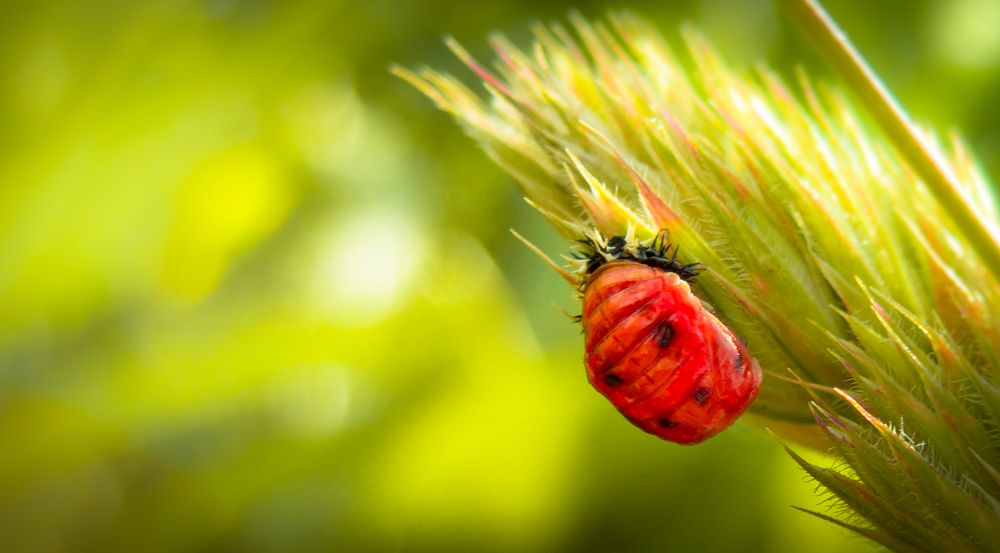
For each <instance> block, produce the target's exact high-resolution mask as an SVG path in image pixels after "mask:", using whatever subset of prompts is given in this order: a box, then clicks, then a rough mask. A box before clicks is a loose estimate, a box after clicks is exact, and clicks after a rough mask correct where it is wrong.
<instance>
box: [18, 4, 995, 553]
mask: <svg viewBox="0 0 1000 553" xmlns="http://www.w3.org/2000/svg"><path fill="white" fill-rule="evenodd" d="M830 4H831V5H830V6H829V7H830V9H831V12H832V13H833V15H834V16H836V17H837V18H838V19H839V20H840V21H841V23H842V24H843V25H844V26H845V27H846V28H848V29H849V30H850V31H851V32H852V34H853V36H854V37H855V39H856V41H857V43H858V45H859V47H860V48H861V49H862V50H863V51H864V52H866V54H868V55H869V57H870V59H871V61H872V63H873V65H874V66H875V67H876V68H877V69H878V70H879V71H880V72H882V73H883V75H884V76H885V77H886V81H887V82H888V84H889V85H890V86H891V87H892V88H893V89H894V90H896V91H897V92H898V93H899V95H900V97H901V99H902V100H903V102H904V104H906V105H908V106H909V107H910V108H911V110H912V111H913V112H914V114H915V115H917V116H918V117H920V118H921V119H923V120H929V121H933V122H941V123H942V124H944V123H947V124H951V123H957V124H958V126H959V128H960V129H961V130H962V131H964V132H965V134H966V135H967V136H969V137H970V138H971V142H972V144H973V147H974V148H975V149H976V150H977V151H978V152H979V153H980V154H983V155H984V156H986V157H985V159H984V164H985V165H986V167H987V169H988V170H989V171H990V172H991V173H993V174H1000V171H998V169H1000V158H998V157H997V156H995V155H992V153H993V152H995V151H996V149H997V148H998V147H1000V133H998V130H997V129H1000V125H997V123H996V121H997V113H996V111H995V109H996V108H995V105H994V102H993V101H992V99H993V98H995V97H996V95H997V93H998V92H1000V90H998V89H1000V68H998V64H1000V44H998V42H997V40H996V39H995V33H991V32H990V31H991V27H988V26H985V25H984V23H983V18H982V17H976V15H977V14H984V13H990V12H989V10H991V9H992V10H994V11H995V6H994V5H993V2H991V1H990V0H959V1H956V2H940V3H927V2H905V3H904V2H899V3H894V4H890V3H880V4H879V5H878V6H877V7H876V6H872V5H869V4H867V3H861V2H839V3H838V2H831V3H830ZM573 7H575V8H579V9H581V10H582V11H584V12H585V13H588V14H599V13H601V12H603V11H604V10H605V9H606V7H605V6H604V5H603V3H601V2H583V3H579V2H578V3H573V4H569V3H565V4H559V3H549V4H545V5H544V6H537V5H535V4H534V3H530V2H526V1H522V2H495V3H491V2H486V3H484V2H480V3H475V4H474V5H469V4H468V3H464V2H445V1H436V2H431V1H418V2H394V1H388V0H382V1H372V2H358V3H343V2H318V1H317V2H302V1H299V2H267V1H264V0H246V1H239V0H212V1H203V2H190V1H189V2H140V3H131V2H123V1H102V2H97V1H95V2H69V1H65V2H60V1H47V0H40V1H39V2H34V3H31V4H16V3H5V4H4V5H2V6H0V27H2V29H3V33H0V129H2V130H0V146H2V147H0V183H2V185H0V443H3V444H5V448H4V454H3V455H2V456H0V548H2V549H3V550H5V551H8V550H9V551H77V550H94V551H135V550H144V551H157V550H164V551H167V550H188V549H200V550H241V551H292V550H323V549H333V548H337V549H340V550H389V549H393V550H397V549H404V550H447V549H456V550H462V549H470V548H475V549H477V550H553V549H563V550H607V549H622V550H630V551H631V550H639V551H646V550H648V551H653V550H659V551H669V550H677V551H697V550H703V551H761V550H766V551H784V550H788V551H797V550H806V549H808V550H810V551H843V550H845V549H850V550H861V549H863V548H866V547H869V546H868V545H867V544H864V543H862V542H860V541H858V540H857V539H854V538H851V537H849V536H847V535H846V533H844V532H843V531H840V530H837V529H835V528H832V527H828V526H827V525H825V524H824V523H823V522H821V521H816V520H812V519H811V518H810V517H806V516H805V515H802V514H800V513H797V512H795V511H793V510H792V509H789V508H788V505H790V504H796V505H806V506H811V505H813V504H814V503H815V500H814V498H813V497H812V489H811V487H810V485H809V484H806V483H804V477H803V475H802V473H801V472H799V471H798V469H797V468H795V466H794V463H793V462H792V461H791V460H790V459H788V458H787V457H786V456H785V455H784V453H783V452H782V451H780V448H779V447H778V445H777V444H776V443H774V442H773V441H772V440H770V439H769V438H767V437H766V436H765V435H763V434H761V433H759V432H757V431H755V430H753V429H751V428H749V427H744V426H738V427H737V428H734V429H733V430H731V431H728V432H727V433H726V434H724V435H723V436H720V437H719V438H717V439H716V440H713V441H712V442H710V443H708V444H705V445H703V446H699V447H697V448H678V447H674V446H671V445H669V444H663V443H660V442H658V441H657V440H655V438H651V437H649V436H646V435H643V434H642V433H641V432H638V431H636V430H635V429H633V428H632V427H631V426H630V425H628V423H627V422H625V421H623V420H620V418H619V417H618V416H617V414H616V413H615V412H614V411H613V409H611V408H610V407H608V406H607V405H606V404H605V403H604V402H603V400H601V399H600V398H599V397H598V396H596V395H595V394H594V393H593V392H592V391H591V390H590V389H589V387H588V385H587V383H586V381H585V379H584V377H583V368H582V362H581V356H582V352H581V347H582V346H581V344H580V339H579V337H578V332H579V329H578V328H577V327H575V326H574V325H572V324H571V323H570V322H569V320H568V319H567V318H566V317H565V316H564V314H563V313H562V311H566V312H570V313H572V312H574V311H575V309H576V308H575V306H574V305H573V300H572V298H571V297H570V296H569V295H568V294H566V292H565V288H564V284H563V283H562V282H561V281H559V280H558V278H557V277H555V276H554V275H552V274H550V273H549V272H548V270H547V268H545V267H544V266H542V265H541V264H540V263H538V262H537V261H536V260H535V259H533V257H532V256H531V254H530V252H527V251H526V250H524V248H523V247H521V246H520V245H519V244H517V243H516V242H515V241H514V240H513V238H511V237H509V235H508V234H507V233H506V229H507V228H508V227H511V226H515V227H517V228H519V229H523V230H525V231H526V233H528V234H530V235H531V236H533V237H542V238H541V240H540V242H541V243H540V245H541V246H542V247H546V246H547V245H549V246H551V248H549V250H550V251H552V250H553V249H555V248H557V247H559V244H560V241H559V240H558V239H557V238H556V237H555V236H554V233H552V232H551V231H549V230H547V227H546V226H545V223H544V221H543V220H541V218H540V217H537V216H536V215H534V214H533V213H532V212H531V210H530V208H528V207H527V206H524V205H523V204H522V202H521V200H520V198H519V197H518V195H517V194H516V192H515V191H514V187H513V186H511V185H510V182H509V179H508V178H507V177H505V176H503V175H502V173H501V172H500V171H499V170H498V169H495V168H493V167H492V165H491V164H490V163H489V162H488V161H487V160H486V158H485V156H483V155H479V154H475V155H472V154H470V151H469V148H468V146H467V143H466V139H465V138H464V137H463V136H462V134H461V132H460V131H459V130H458V129H455V128H454V127H453V125H452V124H451V122H450V121H449V120H448V119H447V117H446V116H444V115H442V114H438V113H436V112H434V111H432V110H431V109H429V108H428V106H427V105H426V104H425V102H424V101H423V99H422V98H420V97H419V95H417V94H416V93H414V92H413V91H412V90H411V89H410V88H409V87H408V86H407V85H405V84H404V83H402V82H400V81H398V80H397V79H395V78H393V77H392V76H390V75H389V74H388V72H387V70H386V68H387V66H388V64H389V63H390V62H399V63H402V64H404V65H407V64H409V65H412V64H415V63H416V62H418V61H419V62H427V63H429V64H432V65H434V66H436V67H443V68H445V69H447V68H454V69H458V62H457V61H455V60H453V59H452V58H451V55H450V53H449V52H448V51H447V49H446V48H445V47H444V46H443V45H442V43H441V36H442V35H443V34H444V33H451V34H454V35H455V36H456V37H457V38H458V39H460V40H463V41H464V42H467V43H470V42H474V41H477V40H478V39H479V38H480V37H482V36H484V35H485V34H486V33H488V32H489V31H490V30H494V29H499V30H503V31H509V33H510V34H511V35H512V36H514V37H515V38H516V37H517V34H518V32H522V31H523V30H524V29H526V28H527V25H526V23H527V22H530V21H531V20H535V19H548V18H556V17H562V16H564V15H565V13H566V12H567V11H568V10H569V9H570V8H573ZM633 7H634V8H635V9H636V10H637V11H638V12H640V13H642V14H644V15H646V16H647V17H648V18H650V19H651V20H652V21H654V22H656V23H657V24H658V25H659V26H661V27H662V28H665V29H669V28H675V27H676V26H677V25H678V24H679V23H680V22H681V21H682V20H694V21H696V22H698V23H699V24H700V26H701V27H702V28H703V29H704V30H705V32H706V34H708V35H709V36H710V37H712V38H713V41H714V42H715V43H716V44H717V46H719V48H720V49H721V50H723V51H724V52H727V53H730V52H731V53H733V55H734V57H735V59H736V60H737V61H743V62H746V63H751V62H753V61H754V60H756V59H766V60H769V61H771V62H772V63H774V64H775V65H777V66H778V67H785V68H789V70H790V68H791V67H792V66H793V65H794V64H795V63H805V64H816V65H818V60H814V59H812V58H808V57H805V56H807V54H803V52H804V50H805V49H804V48H803V47H802V45H801V44H800V43H799V42H798V41H797V39H796V38H795V37H794V35H793V34H792V33H791V31H790V30H788V29H787V28H786V26H785V25H784V23H783V22H781V21H780V20H779V19H778V17H777V15H776V13H775V11H774V9H773V7H772V6H771V5H770V4H769V3H767V2H763V1H759V0H754V1H750V2H740V1H737V0H708V1H703V2H655V3H654V2H635V3H633ZM956 43H961V44H963V45H965V46H966V47H965V48H956V47H955V44H956ZM476 44H481V43H480V42H476ZM483 47H484V48H485V45H484V46H483ZM474 53H476V52H474ZM546 240H548V242H546ZM734 461H735V462H734ZM723 524H724V528H720V525H723Z"/></svg>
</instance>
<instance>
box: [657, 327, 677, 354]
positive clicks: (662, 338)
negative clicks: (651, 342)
mask: <svg viewBox="0 0 1000 553" xmlns="http://www.w3.org/2000/svg"><path fill="white" fill-rule="evenodd" d="M655 332H656V344H657V345H658V346H660V347H661V348H665V347H667V346H669V345H670V342H671V341H672V340H673V339H674V327H673V326H671V325H670V322H668V321H663V322H661V323H660V324H658V325H657V326H656V331H655Z"/></svg>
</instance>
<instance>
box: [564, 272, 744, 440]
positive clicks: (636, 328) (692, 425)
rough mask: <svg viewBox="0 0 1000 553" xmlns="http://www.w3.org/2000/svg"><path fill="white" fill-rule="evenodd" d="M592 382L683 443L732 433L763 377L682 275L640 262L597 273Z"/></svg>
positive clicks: (632, 414) (587, 327)
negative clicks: (728, 431) (727, 431)
mask: <svg viewBox="0 0 1000 553" xmlns="http://www.w3.org/2000/svg"><path fill="white" fill-rule="evenodd" d="M581 322H582V323H583V331H584V338H585V340H586V348H587V354H586V360H585V361H586V367H587V377H588V379H589V380H590V383H591V384H592V385H593V386H594V388H596V389H597V391H598V392H600V393H601V394H603V395H604V396H605V397H607V398H608V399H609V400H610V401H611V403H613V404H614V406H615V407H616V408H617V409H618V410H619V411H620V412H621V413H622V414H623V415H625V417H626V418H628V419H629V420H630V421H632V423H633V424H635V425H636V426H638V427H639V428H641V429H643V430H645V431H646V432H649V433H651V434H655V435H657V436H659V437H661V438H663V439H666V440H670V441H672V442H677V443H680V444H693V443H698V442H701V441H703V440H705V439H707V438H709V437H711V436H713V435H715V434H717V433H718V432H720V431H722V430H724V429H725V428H726V427H728V426H729V425H730V424H732V422H733V421H734V420H736V418H737V417H739V416H740V415H741V414H742V413H743V412H744V411H745V410H746V408H747V407H748V406H749V405H750V403H751V402H752V401H753V399H754V397H756V395H757V389H758V388H759V387H760V380H761V372H760V368H759V367H758V365H757V363H756V361H754V360H753V359H752V358H751V357H750V355H749V353H748V352H747V350H746V346H745V345H744V344H743V341H742V340H740V339H739V338H737V337H736V336H735V335H734V334H733V333H732V331H730V330H729V328H727V327H726V326H725V325H724V324H722V322H720V321H719V320H718V319H716V318H715V317H714V316H713V315H712V314H711V313H710V312H709V311H708V310H707V309H705V307H704V306H703V305H702V304H701V301H699V300H698V298H697V297H695V296H694V294H692V293H691V289H690V287H689V286H688V283H687V282H685V281H684V280H683V279H681V278H680V276H678V275H677V274H676V273H673V272H669V271H664V270H662V269H658V268H654V267H650V266H648V265H645V264H642V263H639V262H636V261H622V260H619V261H612V262H609V263H606V264H604V265H602V266H601V267H599V268H598V269H597V270H596V271H594V272H593V273H592V274H591V275H590V276H589V277H588V278H587V281H586V283H585V287H584V294H583V314H582V316H581Z"/></svg>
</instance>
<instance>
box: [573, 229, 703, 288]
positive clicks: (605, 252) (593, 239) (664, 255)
mask: <svg viewBox="0 0 1000 553" xmlns="http://www.w3.org/2000/svg"><path fill="white" fill-rule="evenodd" d="M669 238H670V232H669V231H668V230H666V229H662V230H660V232H658V233H657V234H656V236H654V237H653V238H650V239H648V240H644V241H639V240H637V239H636V238H635V237H634V236H633V233H632V232H631V231H630V232H629V233H627V234H626V235H625V236H621V235H619V236H612V237H611V238H608V239H605V238H604V237H603V236H601V235H599V234H595V235H593V236H590V237H587V238H584V239H582V240H578V241H577V242H579V243H580V244H582V246H583V247H582V248H581V249H580V250H579V251H577V252H576V254H575V255H574V257H575V258H576V259H578V260H580V262H581V263H583V264H584V266H583V269H582V272H583V274H584V276H585V277H586V276H590V275H591V274H593V273H594V271H596V270H597V269H599V268H600V267H601V266H602V265H604V264H605V263H610V262H612V261H621V260H626V261H635V262H638V263H642V264H644V265H649V266H650V267H654V268H656V269H660V270H661V271H667V272H671V273H676V274H677V275H678V276H679V277H681V278H682V279H683V280H686V281H690V280H691V279H693V278H694V277H696V276H698V274H699V273H701V272H702V271H703V270H704V266H703V265H702V264H701V263H681V262H679V261H677V254H678V252H679V251H680V248H679V247H678V246H676V245H674V244H671V243H670V242H669V241H668V239H669Z"/></svg>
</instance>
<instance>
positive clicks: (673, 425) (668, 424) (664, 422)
mask: <svg viewBox="0 0 1000 553" xmlns="http://www.w3.org/2000/svg"><path fill="white" fill-rule="evenodd" d="M656 424H659V425H660V426H662V427H663V428H677V423H676V422H674V421H672V420H670V419H668V418H667V417H661V418H660V420H658V421H656Z"/></svg>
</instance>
